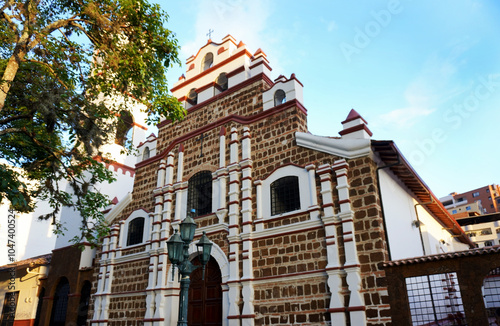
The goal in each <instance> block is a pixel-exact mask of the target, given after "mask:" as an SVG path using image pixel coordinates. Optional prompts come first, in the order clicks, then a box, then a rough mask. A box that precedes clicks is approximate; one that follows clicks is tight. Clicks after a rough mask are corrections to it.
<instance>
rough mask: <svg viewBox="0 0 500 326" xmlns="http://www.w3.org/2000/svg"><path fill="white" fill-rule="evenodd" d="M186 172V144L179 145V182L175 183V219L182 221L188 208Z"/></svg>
mask: <svg viewBox="0 0 500 326" xmlns="http://www.w3.org/2000/svg"><path fill="white" fill-rule="evenodd" d="M183 174H184V145H182V144H181V145H180V146H179V158H178V162H177V182H176V183H175V184H174V191H175V216H174V221H175V222H180V221H181V220H182V219H183V216H184V213H185V210H183V209H182V208H186V207H185V205H184V202H185V198H184V196H185V193H186V192H187V182H182V175H183Z"/></svg>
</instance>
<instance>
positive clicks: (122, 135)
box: [115, 111, 134, 146]
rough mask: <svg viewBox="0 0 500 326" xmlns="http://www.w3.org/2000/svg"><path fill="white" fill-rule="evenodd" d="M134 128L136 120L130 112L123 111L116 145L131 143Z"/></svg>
mask: <svg viewBox="0 0 500 326" xmlns="http://www.w3.org/2000/svg"><path fill="white" fill-rule="evenodd" d="M133 126H134V118H133V117H132V114H131V113H130V112H128V111H122V112H121V113H120V118H119V120H118V125H117V127H116V137H115V143H117V144H118V145H122V146H123V145H125V143H126V142H127V141H131V140H132V136H133V134H132V133H133V129H132V127H133Z"/></svg>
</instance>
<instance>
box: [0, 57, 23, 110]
mask: <svg viewBox="0 0 500 326" xmlns="http://www.w3.org/2000/svg"><path fill="white" fill-rule="evenodd" d="M18 69H19V60H17V58H16V55H15V54H13V55H12V56H11V57H10V59H9V62H8V63H7V67H6V68H5V71H4V72H3V76H2V81H1V84H0V111H2V110H3V107H4V105H5V99H6V98H7V94H8V93H9V89H10V86H11V84H12V81H13V80H14V78H15V77H16V73H17V70H18Z"/></svg>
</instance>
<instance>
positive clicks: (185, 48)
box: [181, 0, 271, 58]
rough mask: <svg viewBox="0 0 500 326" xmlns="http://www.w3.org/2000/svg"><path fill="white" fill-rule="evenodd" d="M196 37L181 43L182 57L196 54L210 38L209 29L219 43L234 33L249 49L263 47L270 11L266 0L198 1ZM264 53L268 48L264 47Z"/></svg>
mask: <svg viewBox="0 0 500 326" xmlns="http://www.w3.org/2000/svg"><path fill="white" fill-rule="evenodd" d="M196 7H197V8H196V10H197V12H196V13H194V14H195V16H196V18H195V19H196V22H195V33H196V37H195V39H193V40H191V41H189V42H188V43H185V44H181V56H182V57H185V58H188V57H190V56H191V55H194V54H196V53H197V51H198V50H199V48H200V47H201V46H203V45H204V44H205V43H206V42H207V40H208V36H207V35H206V34H207V33H208V31H209V29H212V30H214V33H213V34H212V41H214V42H220V41H221V40H222V38H223V37H225V36H226V35H228V34H231V35H232V36H233V37H234V38H235V39H236V40H237V41H238V42H239V41H240V40H241V41H243V42H244V43H245V44H246V45H248V47H249V48H250V51H252V50H253V51H256V50H257V49H258V48H259V47H262V46H263V45H262V41H263V39H264V38H263V37H262V33H263V31H264V30H265V28H266V21H267V19H268V18H269V14H270V12H271V8H269V7H270V4H269V3H268V2H267V1H263V0H256V1H251V2H249V1H242V0H202V1H199V2H197V6H196ZM263 50H264V52H265V49H263Z"/></svg>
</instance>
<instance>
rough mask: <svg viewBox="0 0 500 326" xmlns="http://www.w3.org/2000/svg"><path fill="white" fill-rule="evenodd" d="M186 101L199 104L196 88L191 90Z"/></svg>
mask: <svg viewBox="0 0 500 326" xmlns="http://www.w3.org/2000/svg"><path fill="white" fill-rule="evenodd" d="M186 101H187V102H188V103H189V104H191V105H196V104H198V93H196V90H195V89H194V88H192V89H191V90H190V91H189V93H188V95H187V99H186Z"/></svg>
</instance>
